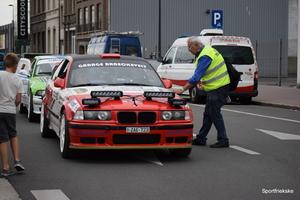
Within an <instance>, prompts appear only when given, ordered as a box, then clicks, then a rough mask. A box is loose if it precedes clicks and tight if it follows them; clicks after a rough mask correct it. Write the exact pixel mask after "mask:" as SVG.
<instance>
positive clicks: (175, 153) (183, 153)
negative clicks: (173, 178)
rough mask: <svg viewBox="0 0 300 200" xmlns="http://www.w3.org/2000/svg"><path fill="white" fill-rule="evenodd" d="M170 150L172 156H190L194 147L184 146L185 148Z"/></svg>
mask: <svg viewBox="0 0 300 200" xmlns="http://www.w3.org/2000/svg"><path fill="white" fill-rule="evenodd" d="M169 152H170V154H171V155H172V156H176V157H188V156H189V155H190V153H191V152H192V148H184V149H169Z"/></svg>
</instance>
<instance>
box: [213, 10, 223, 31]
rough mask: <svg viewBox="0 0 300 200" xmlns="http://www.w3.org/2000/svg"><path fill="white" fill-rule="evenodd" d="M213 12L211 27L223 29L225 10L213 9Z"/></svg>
mask: <svg viewBox="0 0 300 200" xmlns="http://www.w3.org/2000/svg"><path fill="white" fill-rule="evenodd" d="M211 14H212V15H211V27H212V28H218V29H223V11H222V10H213V11H212V12H211Z"/></svg>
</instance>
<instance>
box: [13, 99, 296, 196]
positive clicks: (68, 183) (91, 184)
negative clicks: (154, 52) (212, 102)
mask: <svg viewBox="0 0 300 200" xmlns="http://www.w3.org/2000/svg"><path fill="white" fill-rule="evenodd" d="M190 106H191V107H192V109H193V111H194V114H195V120H194V124H195V129H194V132H195V133H197V132H198V130H199V129H200V126H201V124H202V112H203V108H204V105H192V104H190ZM222 113H223V115H224V119H225V123H226V127H227V132H228V137H229V139H230V148H223V149H212V148H210V147H209V144H212V143H215V142H216V131H215V128H214V127H213V128H212V130H211V132H210V133H209V135H208V146H205V147H202V146H194V147H193V150H192V153H191V155H190V156H189V157H188V158H176V157H172V156H170V155H169V153H168V151H166V150H155V151H152V150H134V151H131V150H130V151H128V150H126V151H123V150H117V151H111V150H110V151H84V152H79V153H80V156H79V157H78V158H76V159H63V158H61V156H60V152H59V140H58V138H52V139H45V138H42V137H41V136H40V131H39V123H30V122H28V120H27V118H26V116H25V115H20V114H18V115H17V129H18V133H19V140H20V149H21V159H22V163H23V164H24V166H25V167H26V170H25V172H24V173H22V174H16V175H13V176H10V177H8V178H7V180H8V181H9V182H10V183H11V184H12V186H13V187H14V188H15V190H16V191H17V193H18V194H19V195H20V197H21V199H23V200H35V199H43V200H47V198H48V197H51V198H53V199H54V196H55V197H56V199H58V200H63V199H72V200H85V199H87V200H90V199H97V200H98V199H100V200H102V199H105V200H119V199H120V200H123V199H124V200H125V199H126V200H127V199H131V200H140V199H143V200H148V199H149V200H150V199H151V200H153V199H158V200H160V199H164V200H177V199H181V200H182V199H191V200H199V199H225V200H226V199H243V200H247V199H249V200H250V199H251V200H252V199H272V200H274V199H285V200H288V199H293V200H294V199H299V198H300V154H299V145H300V133H299V128H300V113H299V111H293V110H288V109H281V108H272V107H263V106H257V105H240V104H230V105H226V106H225V107H224V108H223V111H222ZM10 159H12V158H10ZM49 199H50V198H49Z"/></svg>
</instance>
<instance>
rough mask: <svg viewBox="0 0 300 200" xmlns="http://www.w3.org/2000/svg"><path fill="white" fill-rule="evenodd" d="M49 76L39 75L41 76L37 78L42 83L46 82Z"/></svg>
mask: <svg viewBox="0 0 300 200" xmlns="http://www.w3.org/2000/svg"><path fill="white" fill-rule="evenodd" d="M49 78H50V77H41V78H39V79H40V81H41V82H42V83H47V81H48V79H49Z"/></svg>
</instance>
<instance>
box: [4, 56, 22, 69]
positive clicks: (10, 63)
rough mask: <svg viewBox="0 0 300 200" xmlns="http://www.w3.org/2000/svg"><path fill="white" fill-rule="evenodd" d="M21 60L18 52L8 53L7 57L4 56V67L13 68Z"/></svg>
mask: <svg viewBox="0 0 300 200" xmlns="http://www.w3.org/2000/svg"><path fill="white" fill-rule="evenodd" d="M18 62H19V58H18V57H17V55H16V54H14V53H8V54H7V55H6V56H5V57H4V64H3V65H4V67H7V68H11V67H14V66H15V65H17V64H18Z"/></svg>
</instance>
